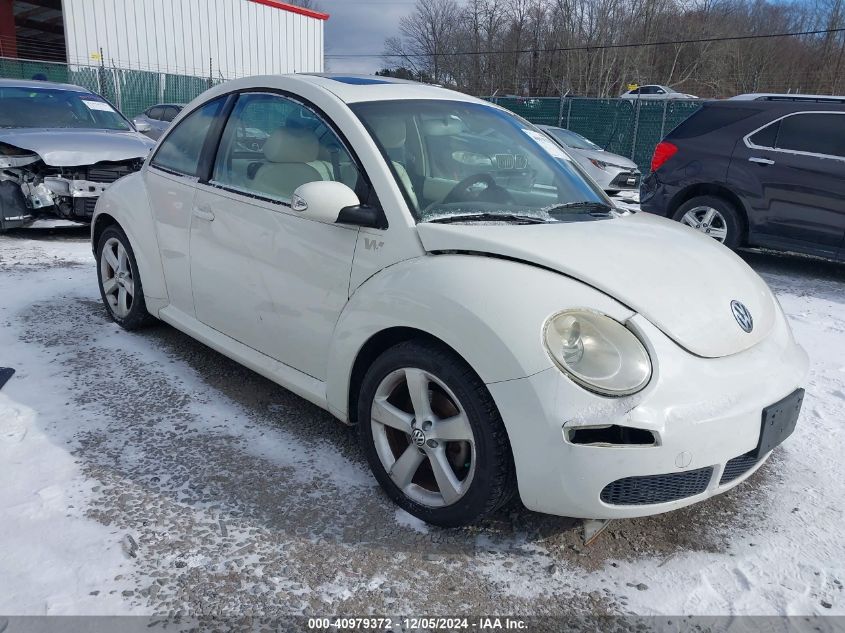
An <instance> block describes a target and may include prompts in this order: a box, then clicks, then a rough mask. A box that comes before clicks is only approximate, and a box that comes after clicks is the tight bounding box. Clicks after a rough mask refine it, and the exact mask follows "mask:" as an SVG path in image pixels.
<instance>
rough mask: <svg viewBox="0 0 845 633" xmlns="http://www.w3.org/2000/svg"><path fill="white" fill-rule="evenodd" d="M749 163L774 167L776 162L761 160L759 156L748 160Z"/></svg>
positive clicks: (767, 159) (766, 159)
mask: <svg viewBox="0 0 845 633" xmlns="http://www.w3.org/2000/svg"><path fill="white" fill-rule="evenodd" d="M748 162H749V163H757V164H758V165H774V164H775V161H773V160H771V159H769V158H760V157H759V156H752V157H751V158H749V159H748Z"/></svg>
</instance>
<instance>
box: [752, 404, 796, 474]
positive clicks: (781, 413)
mask: <svg viewBox="0 0 845 633" xmlns="http://www.w3.org/2000/svg"><path fill="white" fill-rule="evenodd" d="M803 402H804V390H803V389H796V390H795V391H793V392H792V393H791V394H789V395H788V396H786V397H785V398H784V399H782V400H779V401H777V402H775V403H774V404H770V405H769V406H768V407H766V408H765V409H763V415H762V421H761V425H760V440H759V441H758V443H757V448H755V449H754V450H753V451H752V453H751V454H752V455H753V456H754V457H756V458H757V459H760V458H761V457H763V456H764V455H765V454H766V453H768V452H769V451H770V450H772V449H773V448H775V447H776V446H778V445H780V444H781V443H782V442H783V441H784V440H785V439H786V438H788V437H789V436H790V435H792V432H793V431H794V430H795V424H796V423H797V422H798V414H799V413H801V404H802V403H803Z"/></svg>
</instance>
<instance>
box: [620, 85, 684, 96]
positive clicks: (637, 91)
mask: <svg viewBox="0 0 845 633" xmlns="http://www.w3.org/2000/svg"><path fill="white" fill-rule="evenodd" d="M619 98H620V99H698V97H696V96H695V95H691V94H687V93H685V92H678V91H677V90H673V89H672V88H670V87H669V86H658V85H657V84H653V85H649V86H640V87H638V88H633V89H631V90H626V91H625V92H623V93H622V94H621V95H619Z"/></svg>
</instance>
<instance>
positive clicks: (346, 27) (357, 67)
mask: <svg viewBox="0 0 845 633" xmlns="http://www.w3.org/2000/svg"><path fill="white" fill-rule="evenodd" d="M318 6H319V8H320V10H321V11H325V12H326V13H328V14H329V15H330V16H331V17H330V18H329V20H328V22H327V23H326V28H325V50H326V71H327V72H344V73H353V72H359V73H367V74H371V73H373V72H375V71H376V70H378V69H379V68H381V67H382V66H383V65H384V64H383V63H382V60H381V58H380V57H347V58H337V57H331V55H333V54H341V53H342V54H346V53H358V54H368V53H381V52H382V51H383V50H384V40H385V38H387V37H390V36H392V35H397V34H398V30H399V18H401V17H402V16H403V15H406V14H408V13H410V12H411V11H412V10H413V8H414V2H413V0H398V1H396V2H390V1H388V0H362V1H360V2H358V1H356V0H319V2H318Z"/></svg>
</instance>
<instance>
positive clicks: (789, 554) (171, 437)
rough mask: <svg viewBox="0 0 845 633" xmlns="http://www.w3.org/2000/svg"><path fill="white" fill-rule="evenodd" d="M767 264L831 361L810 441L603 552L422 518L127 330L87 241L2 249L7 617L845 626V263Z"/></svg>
mask: <svg viewBox="0 0 845 633" xmlns="http://www.w3.org/2000/svg"><path fill="white" fill-rule="evenodd" d="M631 204H635V201H632V202H631ZM746 258H747V259H748V261H749V263H751V265H752V266H754V267H755V268H756V269H757V270H758V271H759V272H761V274H762V275H763V276H764V278H765V279H766V280H767V281H768V282H769V284H770V285H771V286H772V288H773V289H774V290H775V292H776V293H777V295H778V298H779V299H780V301H781V303H782V304H783V307H784V309H785V311H786V313H787V314H788V316H789V320H790V322H791V324H792V327H793V328H794V331H795V335H796V337H797V338H798V339H799V341H800V342H801V343H802V344H803V345H804V346H805V347H806V348H807V350H808V352H809V354H810V357H811V361H812V364H811V373H810V376H809V378H808V381H807V385H806V387H807V397H806V399H805V405H804V410H803V412H802V416H801V419H800V421H799V424H798V428H797V430H796V432H795V434H794V435H793V436H792V437H791V438H790V439H789V440H788V441H787V442H786V443H785V444H784V445H783V446H782V447H781V448H780V449H779V450H778V451H777V452H776V454H775V456H774V457H773V458H772V459H771V460H770V462H769V463H768V464H767V465H765V466H764V467H763V468H762V469H761V470H760V471H759V472H758V473H757V474H755V475H754V476H753V477H752V478H751V479H750V480H749V481H748V482H746V483H744V484H743V485H741V486H739V487H738V488H737V489H735V490H734V491H732V492H730V493H728V494H726V495H722V496H720V497H717V498H716V499H713V500H710V501H708V502H705V503H703V504H699V505H697V506H694V507H692V508H687V509H684V510H681V511H678V512H675V513H672V514H668V515H663V516H659V517H651V518H647V519H640V520H633V521H618V522H614V523H612V524H611V526H610V528H609V529H608V530H607V531H606V532H605V533H604V534H603V535H602V536H601V537H600V538H599V539H598V541H597V542H596V543H595V544H594V545H592V546H590V547H588V548H585V547H583V546H582V544H581V541H580V533H579V530H578V526H577V524H575V523H574V522H572V521H570V520H567V519H562V518H557V517H547V516H542V515H538V514H534V513H530V512H528V511H526V510H524V509H522V508H521V507H519V506H518V505H515V506H514V507H512V508H509V509H508V510H507V511H505V512H502V513H501V514H500V515H499V516H497V517H494V518H492V519H490V520H488V521H486V522H485V523H484V524H483V525H481V526H477V527H474V528H468V529H464V530H438V529H435V528H430V527H428V526H426V525H424V524H422V523H420V522H419V521H417V520H415V519H414V518H412V517H410V516H409V515H407V514H405V513H404V512H402V511H400V510H397V509H396V508H395V507H394V506H393V505H391V503H390V502H389V501H387V500H386V499H385V498H384V496H383V495H382V494H381V492H380V491H379V489H378V488H377V486H376V485H375V483H374V482H373V480H372V478H371V477H370V475H369V473H368V472H367V470H366V467H365V464H364V461H363V459H362V458H361V456H360V454H359V452H358V449H357V446H356V443H355V437H354V432H353V431H351V430H349V429H346V428H345V427H342V426H340V425H338V424H336V423H335V422H334V421H333V420H332V419H331V417H330V416H328V415H327V414H325V413H323V412H321V411H319V410H318V409H316V408H315V407H313V406H311V405H309V404H307V403H305V402H304V401H302V400H301V399H299V398H297V397H295V396H293V395H291V394H289V393H288V392H285V391H284V390H282V389H280V388H278V387H276V386H275V385H272V384H271V383H269V382H268V381H266V380H264V379H262V378H260V377H258V376H256V375H255V374H252V373H251V372H249V371H247V370H245V369H242V368H240V367H238V366H237V365H236V364H234V363H232V362H231V361H228V360H227V359H225V358H223V357H221V356H220V355H218V354H216V353H214V352H212V351H210V350H208V349H207V348H205V347H203V346H202V345H200V344H198V343H195V342H193V341H191V340H190V339H188V338H187V337H185V336H183V335H181V334H180V333H178V332H176V331H174V330H173V329H171V328H169V327H167V326H164V325H158V326H154V327H152V328H150V329H148V330H143V331H141V332H137V333H126V332H123V331H121V330H120V329H119V328H117V327H116V326H115V325H114V324H113V323H111V322H109V321H108V320H107V319H106V318H105V314H104V311H103V309H102V308H101V307H100V305H99V296H98V292H97V287H96V273H95V270H94V266H93V258H92V256H91V253H90V249H89V246H88V243H87V241H86V233H85V230H84V229H82V230H80V229H73V228H67V227H59V228H53V229H48V228H45V229H44V230H42V231H40V232H39V231H34V230H30V231H25V232H19V233H16V234H14V235H7V236H0V366H9V367H14V368H16V370H17V373H16V374H15V375H14V376H13V377H12V379H11V380H10V381H9V382H8V383H7V384H6V385H5V386H4V387H3V388H2V389H0V464H2V468H0V551H2V554H0V613H3V614H81V613H84V614H95V613H96V614H105V613H108V614H123V613H171V612H177V611H184V612H186V613H192V614H201V613H228V614H242V613H244V612H246V611H251V612H252V613H255V614H279V613H318V614H326V613H356V614H364V613H379V614H385V613H393V614H400V613H401V614H417V615H418V614H420V613H431V614H438V613H440V614H450V615H454V614H456V613H489V612H498V613H522V614H549V613H563V614H571V613H586V612H592V613H599V614H601V613H637V614H671V615H678V614H825V615H827V614H839V615H845V592H843V582H845V534H844V533H843V525H845V521H843V519H845V517H843V513H844V512H845V483H843V482H845V480H843V477H842V466H841V465H842V453H843V447H845V267H842V266H837V265H835V264H828V263H818V262H814V261H810V260H806V259H799V258H789V257H780V256H773V255H766V254H754V253H752V254H747V255H746Z"/></svg>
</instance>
